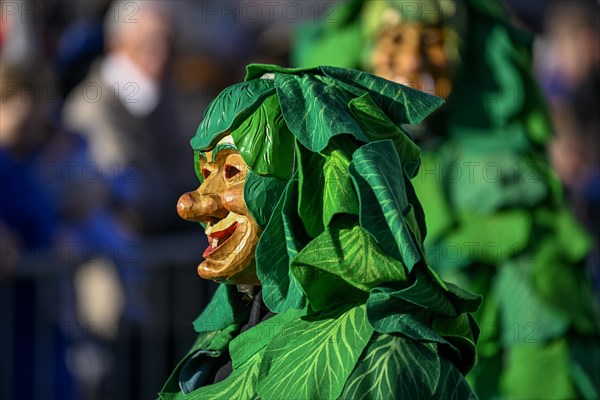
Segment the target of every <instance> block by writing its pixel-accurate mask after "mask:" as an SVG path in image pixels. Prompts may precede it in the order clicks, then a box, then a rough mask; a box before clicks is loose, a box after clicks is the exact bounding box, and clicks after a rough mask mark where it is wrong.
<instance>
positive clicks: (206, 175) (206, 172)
mask: <svg viewBox="0 0 600 400" xmlns="http://www.w3.org/2000/svg"><path fill="white" fill-rule="evenodd" d="M209 176H210V171H209V170H207V169H206V168H202V177H203V178H204V180H206V179H208V177H209Z"/></svg>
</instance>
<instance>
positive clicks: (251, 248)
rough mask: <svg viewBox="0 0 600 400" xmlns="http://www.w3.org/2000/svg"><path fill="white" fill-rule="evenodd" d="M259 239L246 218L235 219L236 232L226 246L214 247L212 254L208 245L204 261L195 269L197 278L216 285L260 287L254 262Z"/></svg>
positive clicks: (258, 233)
mask: <svg viewBox="0 0 600 400" xmlns="http://www.w3.org/2000/svg"><path fill="white" fill-rule="evenodd" d="M230 226H232V225H230ZM213 232H214V231H213ZM221 232H224V235H226V234H228V233H227V232H226V230H223V231H221ZM212 235H215V236H216V235H217V234H214V233H212ZM259 235H260V229H259V228H258V226H257V225H256V224H253V223H252V221H249V220H248V219H246V218H239V219H237V221H236V222H235V231H234V232H233V233H232V234H231V236H230V237H228V238H227V241H226V242H225V243H223V244H222V245H217V248H216V249H213V250H211V243H209V248H208V249H207V250H206V251H205V252H204V254H205V260H204V261H203V262H202V263H201V264H200V265H199V266H198V275H200V277H202V278H203V279H211V280H214V281H216V282H223V283H234V284H251V285H260V281H259V280H258V278H257V277H256V266H255V262H254V256H255V251H256V245H257V244H258V237H259ZM225 237H226V236H221V238H225ZM213 240H214V239H213ZM210 241H211V236H209V242H210Z"/></svg>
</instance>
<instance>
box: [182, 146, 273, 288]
mask: <svg viewBox="0 0 600 400" xmlns="http://www.w3.org/2000/svg"><path fill="white" fill-rule="evenodd" d="M203 155H204V157H201V158H200V170H201V172H202V177H203V179H204V182H202V184H201V185H200V187H199V188H198V189H196V190H195V191H193V192H188V193H185V194H184V195H182V196H181V197H180V198H179V201H178V203H177V212H178V213H179V215H180V216H181V217H182V218H183V219H186V220H188V221H198V222H203V223H205V224H206V229H205V233H206V236H207V238H208V247H207V248H206V250H205V251H204V254H203V257H204V261H203V262H202V263H201V264H200V265H199V266H198V274H199V275H200V276H201V277H202V278H205V279H213V280H216V281H227V282H231V283H236V284H253V285H259V284H260V282H259V281H258V278H257V277H256V269H255V264H254V253H255V250H256V245H257V243H258V238H259V236H260V233H261V230H260V228H259V227H258V225H257V223H256V221H255V220H254V218H253V217H252V215H251V214H250V211H249V210H248V208H247V207H246V203H245V201H244V183H245V181H246V175H247V173H248V166H247V165H246V163H245V162H244V160H243V159H242V156H241V154H240V153H239V151H238V150H237V149H236V148H235V146H234V144H233V138H232V137H231V135H228V136H225V137H224V138H223V139H221V140H220V141H219V142H218V143H217V145H216V146H215V148H214V149H213V150H211V151H206V152H204V153H203Z"/></svg>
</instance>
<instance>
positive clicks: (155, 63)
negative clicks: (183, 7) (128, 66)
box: [109, 8, 172, 81]
mask: <svg viewBox="0 0 600 400" xmlns="http://www.w3.org/2000/svg"><path fill="white" fill-rule="evenodd" d="M135 18H136V19H137V20H138V22H131V23H129V24H128V26H126V27H125V28H123V30H122V31H121V32H120V33H119V34H117V37H116V38H115V39H114V40H113V42H112V43H110V44H109V46H110V48H111V50H112V51H116V52H121V53H122V54H124V55H125V56H126V57H128V58H129V59H130V60H131V61H132V62H133V63H134V64H136V65H137V66H138V68H140V69H141V70H142V71H143V72H144V73H145V74H146V75H147V76H148V78H150V79H152V80H155V81H160V80H162V79H163V77H164V75H165V70H166V67H167V63H168V61H169V57H170V52H171V39H172V26H171V22H170V20H169V19H168V17H167V16H165V15H162V14H161V13H160V12H159V11H158V9H152V8H148V9H143V8H142V9H141V10H140V12H139V13H138V14H137V15H136V17H135Z"/></svg>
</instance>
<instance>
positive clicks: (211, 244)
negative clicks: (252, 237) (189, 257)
mask: <svg viewBox="0 0 600 400" xmlns="http://www.w3.org/2000/svg"><path fill="white" fill-rule="evenodd" d="M237 225H238V223H237V222H234V223H233V224H231V226H230V227H228V228H226V229H224V230H222V231H219V232H212V233H211V234H210V235H208V247H207V248H206V250H204V253H203V254H202V257H204V258H206V257H207V256H209V255H211V254H212V253H214V252H215V251H217V250H218V249H220V248H221V246H223V245H224V244H225V243H226V242H227V241H228V240H229V239H230V238H231V236H233V233H234V232H235V230H236V229H237Z"/></svg>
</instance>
